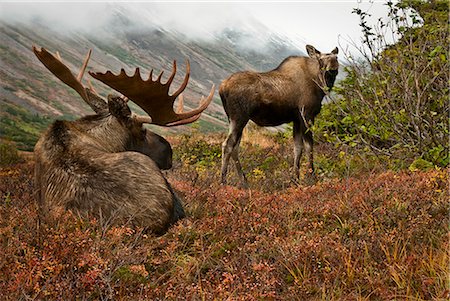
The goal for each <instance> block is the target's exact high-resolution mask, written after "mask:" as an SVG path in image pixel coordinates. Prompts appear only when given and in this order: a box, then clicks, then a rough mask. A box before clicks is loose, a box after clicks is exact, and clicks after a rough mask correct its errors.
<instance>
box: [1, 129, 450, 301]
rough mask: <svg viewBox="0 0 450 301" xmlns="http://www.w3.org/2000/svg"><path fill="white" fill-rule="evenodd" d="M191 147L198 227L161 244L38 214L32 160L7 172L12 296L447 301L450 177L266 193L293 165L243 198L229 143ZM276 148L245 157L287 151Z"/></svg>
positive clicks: (344, 180)
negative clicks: (225, 155) (223, 175)
mask: <svg viewBox="0 0 450 301" xmlns="http://www.w3.org/2000/svg"><path fill="white" fill-rule="evenodd" d="M181 139H188V138H181ZM188 140H189V139H188ZM217 141H220V139H217ZM184 142H186V141H184ZM188 146H189V148H190V149H191V153H190V154H188V155H186V154H185V153H184V152H181V154H182V155H180V153H178V154H177V150H178V149H180V148H182V147H184V148H187V146H186V143H183V145H181V144H178V145H177V144H176V142H175V147H174V150H175V162H176V163H175V167H174V170H173V171H171V172H170V173H169V174H168V178H169V181H170V182H171V184H172V185H173V187H174V188H175V189H176V190H177V191H178V193H179V194H180V196H182V198H183V200H184V205H185V208H186V213H187V218H185V219H183V220H181V221H179V222H178V223H177V224H175V225H174V226H173V227H172V228H170V230H169V231H168V232H167V233H166V234H164V235H162V236H158V237H157V236H153V235H150V234H147V233H144V232H143V231H142V229H139V228H132V227H129V226H127V225H123V226H120V227H117V226H111V225H109V224H108V220H101V219H92V220H85V219H82V218H80V217H78V216H75V215H74V214H72V213H70V212H61V213H60V214H59V215H58V216H41V217H39V214H38V210H37V207H36V204H35V201H34V198H33V172H32V170H33V162H26V163H19V164H17V165H10V166H7V167H2V168H1V169H0V191H1V195H2V203H1V207H0V212H1V219H0V243H1V252H0V291H1V292H2V299H3V300H28V299H33V300H85V299H86V300H97V299H98V300H393V299H395V300H406V299H408V300H431V299H433V300H448V298H449V296H450V291H449V251H448V250H449V232H448V224H449V211H448V170H445V169H444V170H439V169H436V168H435V169H431V170H427V171H414V172H412V171H397V172H394V171H390V170H384V171H379V170H377V171H374V170H375V169H372V171H366V172H360V173H358V175H356V176H343V177H330V178H326V177H325V176H323V177H322V178H321V179H320V181H319V183H317V184H316V185H314V186H303V185H295V184H290V185H286V187H287V186H289V187H288V188H286V187H285V188H280V189H278V188H277V189H272V190H271V189H270V187H269V188H268V187H258V185H260V184H258V183H265V184H268V183H272V182H271V181H269V180H268V178H270V177H271V176H272V175H277V174H279V173H280V170H279V169H282V168H285V166H289V165H290V161H287V160H288V159H291V158H288V159H286V157H288V156H285V157H284V158H285V159H284V160H285V161H286V162H284V163H283V162H282V163H280V164H275V165H271V164H269V163H267V162H266V163H267V164H266V165H265V166H262V167H260V168H259V169H258V170H256V171H255V170H253V171H252V172H251V173H250V175H252V176H253V177H249V180H250V183H251V185H250V187H251V189H249V190H243V189H239V188H235V187H232V186H221V185H219V178H220V177H219V175H220V160H209V159H210V158H215V157H216V153H215V151H214V150H216V151H217V152H220V142H217V143H216V142H211V141H210V142H207V141H205V140H201V139H200V140H195V141H194V140H192V139H191V140H189V141H188ZM203 146H205V147H207V149H208V150H209V151H210V152H211V153H208V152H207V151H206V150H205V149H203V148H202V147H203ZM267 147H268V148H267ZM267 147H262V148H261V147H260V148H258V147H254V146H251V145H249V144H245V143H244V144H243V151H245V152H247V154H246V157H250V158H251V157H252V154H254V153H255V152H260V153H266V154H267V152H268V151H272V152H280V150H279V149H278V150H275V149H273V148H270V146H267ZM199 149H203V151H199V152H197V153H196V152H195V151H196V150H199ZM285 149H286V150H288V151H289V152H290V147H289V146H286V148H285ZM199 154H203V155H204V157H202V158H200V159H199ZM281 155H282V154H281V153H280V154H277V155H276V157H280V158H283V156H281ZM274 156H275V155H274ZM263 161H264V160H263ZM213 162H216V163H213ZM258 162H261V158H260V160H258ZM320 162H321V161H320V159H319V160H318V164H319V165H320V164H321V163H320ZM187 163H189V165H188V164H187ZM243 163H244V164H243V165H244V168H245V166H248V165H247V163H246V162H243ZM322 166H325V164H324V163H323V162H322ZM319 167H320V166H319ZM319 169H320V168H319ZM286 173H289V171H287V172H286ZM319 174H320V173H319ZM323 174H325V173H323ZM350 174H351V173H350ZM231 176H232V175H231ZM272 180H273V179H272ZM258 181H260V182H258ZM279 181H280V182H281V181H283V179H279ZM273 182H275V180H273Z"/></svg>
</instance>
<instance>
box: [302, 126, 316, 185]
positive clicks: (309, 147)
mask: <svg viewBox="0 0 450 301" xmlns="http://www.w3.org/2000/svg"><path fill="white" fill-rule="evenodd" d="M303 143H304V145H305V151H306V156H307V157H308V170H307V171H306V179H305V180H306V183H307V184H308V185H312V184H314V183H315V182H316V181H317V180H316V174H315V172H314V152H313V144H314V140H313V134H312V132H311V130H309V129H308V130H307V131H306V132H305V133H304V134H303Z"/></svg>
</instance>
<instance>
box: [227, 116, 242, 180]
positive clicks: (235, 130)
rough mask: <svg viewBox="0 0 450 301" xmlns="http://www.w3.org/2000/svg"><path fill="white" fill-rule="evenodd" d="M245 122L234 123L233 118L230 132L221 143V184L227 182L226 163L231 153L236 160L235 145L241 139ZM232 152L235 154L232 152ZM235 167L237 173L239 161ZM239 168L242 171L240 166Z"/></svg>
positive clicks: (228, 161)
mask: <svg viewBox="0 0 450 301" xmlns="http://www.w3.org/2000/svg"><path fill="white" fill-rule="evenodd" d="M246 124H247V122H241V123H236V122H235V121H233V120H232V121H230V132H229V134H228V137H227V139H225V141H224V142H223V144H222V184H226V183H227V172H228V164H229V163H230V157H231V156H232V155H233V157H234V161H235V162H238V161H236V158H237V148H236V146H237V145H238V144H239V142H240V141H241V137H242V131H243V130H244V127H245V125H246ZM235 149H236V151H235ZM233 152H234V153H235V154H233ZM236 167H237V168H238V173H239V168H240V163H239V167H238V165H236ZM240 169H241V172H242V168H240Z"/></svg>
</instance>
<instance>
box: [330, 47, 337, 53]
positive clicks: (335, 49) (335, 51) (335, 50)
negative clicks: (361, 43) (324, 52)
mask: <svg viewBox="0 0 450 301" xmlns="http://www.w3.org/2000/svg"><path fill="white" fill-rule="evenodd" d="M338 52H339V49H338V48H337V47H336V48H334V49H333V51H331V53H332V54H338Z"/></svg>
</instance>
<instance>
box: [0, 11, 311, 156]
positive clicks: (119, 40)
mask: <svg viewBox="0 0 450 301" xmlns="http://www.w3.org/2000/svg"><path fill="white" fill-rule="evenodd" d="M112 16H113V17H112V18H111V19H110V20H109V21H108V23H107V24H104V25H103V26H102V27H100V28H95V29H93V30H92V31H83V30H72V31H66V32H64V33H61V31H60V30H57V28H54V26H55V24H48V23H46V22H45V21H44V20H40V19H34V20H32V21H27V22H15V23H11V22H9V23H6V22H4V21H1V20H0V41H1V43H0V56H1V61H0V65H1V66H2V68H1V69H0V106H1V108H2V109H1V112H0V114H1V115H0V122H1V124H0V125H1V132H0V138H8V139H10V140H13V141H15V142H16V143H17V144H18V146H19V148H21V149H26V150H30V149H32V147H33V145H34V143H35V141H36V140H37V137H38V135H39V133H40V132H42V130H43V129H45V128H46V126H47V125H48V123H49V122H51V120H53V119H55V118H67V119H73V118H75V117H77V116H81V115H84V114H88V113H92V112H91V111H90V109H89V108H88V106H87V105H86V104H84V103H83V102H82V100H81V98H80V97H79V96H78V95H77V94H76V93H75V92H73V91H71V90H70V88H68V87H66V86H65V85H64V84H62V83H61V82H59V81H58V80H57V79H56V78H55V77H53V75H52V74H51V73H50V72H48V70H46V69H45V68H44V67H43V66H42V65H41V64H40V62H39V61H38V60H37V59H36V58H35V57H34V54H33V53H32V51H31V46H32V45H37V46H42V47H45V48H47V49H49V50H50V51H53V52H55V51H59V52H60V54H61V56H62V58H63V60H64V61H65V62H67V63H68V64H69V66H70V67H71V68H72V70H74V72H77V70H78V68H79V66H80V65H81V63H82V61H83V58H84V56H85V54H86V52H87V50H88V49H93V55H92V58H91V61H90V64H89V66H90V68H92V69H93V70H98V71H105V70H107V69H108V70H112V71H114V72H117V71H119V70H120V68H122V67H124V68H125V70H127V71H128V72H129V73H131V72H132V70H134V68H135V67H137V66H140V67H141V70H142V71H143V72H142V74H146V72H149V70H150V69H152V68H153V69H154V70H155V73H157V74H158V73H159V72H160V71H161V70H165V71H166V72H165V77H167V76H168V74H170V72H169V71H170V70H171V67H172V66H171V64H172V61H173V60H174V59H175V60H177V61H178V64H179V66H180V68H179V69H178V70H179V71H178V74H177V76H176V77H175V81H174V84H173V87H172V88H174V87H175V88H176V87H177V86H178V85H179V84H180V82H181V80H182V78H183V76H184V73H183V72H184V70H185V69H184V67H185V64H184V62H185V60H186V59H189V60H190V63H191V80H190V83H189V85H188V88H187V90H186V91H185V94H186V97H185V104H186V106H187V107H188V108H189V107H196V106H197V104H198V101H199V100H200V97H201V95H206V94H207V93H208V92H209V89H210V87H211V86H212V84H216V87H218V85H219V84H220V82H221V81H222V80H223V79H225V78H226V77H228V76H229V75H230V74H231V73H233V72H236V71H239V70H244V69H248V70H269V69H271V68H274V67H276V66H277V65H278V64H279V63H280V62H281V61H282V60H283V59H284V58H285V57H286V56H288V55H300V54H302V52H301V50H299V49H298V47H297V46H295V45H294V44H293V43H292V42H290V41H289V40H287V39H286V38H284V37H283V36H279V35H277V34H275V33H271V31H270V30H269V29H268V28H265V27H264V26H263V25H261V24H259V23H257V22H256V21H254V22H253V23H251V25H252V26H250V27H244V28H239V29H236V28H231V27H230V28H226V29H224V30H223V31H222V32H220V33H217V34H216V35H214V36H213V37H210V38H208V39H193V38H188V37H186V36H185V35H184V34H182V33H180V32H177V31H175V30H167V29H165V28H163V27H161V26H159V25H158V24H153V23H149V24H146V25H145V26H142V24H140V23H137V21H136V18H133V15H132V14H131V13H130V12H128V11H125V10H124V8H123V7H119V6H117V7H114V13H113V14H112ZM256 33H257V34H256ZM250 39H251V40H252V41H253V42H254V43H255V39H260V41H257V43H258V45H261V46H264V47H261V48H256V47H249V46H248V45H247V46H246V45H245V43H244V41H246V40H250ZM147 74H148V73H147ZM165 77H163V79H164V78H165ZM94 85H95V86H96V87H97V88H98V89H99V90H100V92H101V93H103V94H107V93H110V92H111V91H110V90H108V89H106V88H105V87H101V84H97V83H94ZM199 127H200V128H201V129H202V131H217V130H225V128H226V117H225V115H224V111H223V108H222V105H221V103H220V99H219V97H218V94H217V92H216V96H215V99H214V100H213V103H212V104H211V105H210V106H209V108H208V109H207V110H206V112H205V113H204V114H203V116H202V119H201V121H200V123H199ZM166 130H167V129H161V128H156V131H166ZM175 130H176V131H179V132H183V131H186V130H187V129H186V128H177V129H175Z"/></svg>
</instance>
